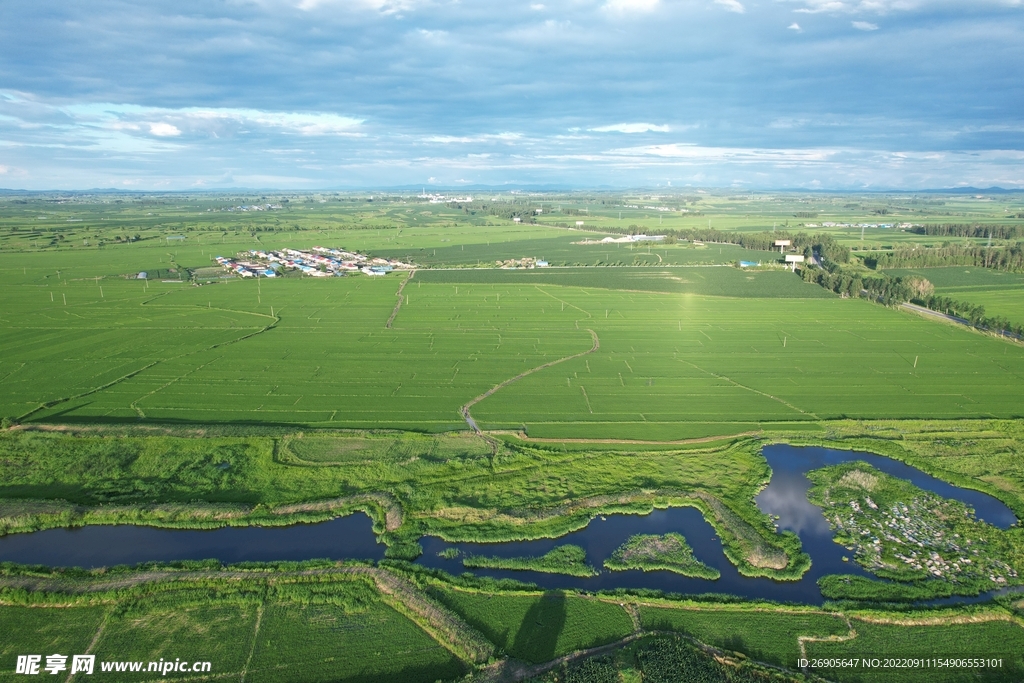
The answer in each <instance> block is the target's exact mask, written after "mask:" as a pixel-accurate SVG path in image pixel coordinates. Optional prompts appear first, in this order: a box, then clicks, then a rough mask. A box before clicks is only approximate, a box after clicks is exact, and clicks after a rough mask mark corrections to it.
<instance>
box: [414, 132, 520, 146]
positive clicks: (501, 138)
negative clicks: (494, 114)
mask: <svg viewBox="0 0 1024 683" xmlns="http://www.w3.org/2000/svg"><path fill="white" fill-rule="evenodd" d="M522 137H523V136H522V134H521V133H497V134H490V133H485V134H483V135H430V136H427V137H425V138H423V142H433V143H436V144H441V145H450V144H470V143H475V142H511V141H513V140H519V139H522Z"/></svg>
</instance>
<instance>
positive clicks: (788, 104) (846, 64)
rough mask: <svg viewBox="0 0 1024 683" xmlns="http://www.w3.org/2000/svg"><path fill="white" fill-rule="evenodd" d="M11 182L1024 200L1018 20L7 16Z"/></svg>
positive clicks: (909, 7) (384, 10)
mask: <svg viewBox="0 0 1024 683" xmlns="http://www.w3.org/2000/svg"><path fill="white" fill-rule="evenodd" d="M0 46H2V47H0V187H2V188H21V189H32V190H48V189H64V190H73V189H89V188H120V189H125V190H158V191H159V190H201V189H207V190H216V189H221V188H236V187H246V188H260V189H282V190H291V189H344V188H384V187H397V186H424V187H427V188H431V187H433V188H449V189H450V188H459V187H464V186H477V185H493V186H505V187H515V186H551V187H565V188H601V187H620V188H628V187H632V188H638V187H669V186H671V187H680V188H685V187H735V188H744V189H751V190H754V189H780V188H806V189H822V190H828V189H834V190H885V189H923V188H946V187H957V186H973V187H991V186H1001V187H1005V188H1022V187H1024V0H957V1H953V0H527V1H525V2H521V1H519V0H503V1H501V2H497V1H491V2H484V1H481V0H202V1H193V0H174V1H173V2H172V1H169V0H149V1H147V2H141V3H140V2H129V1H128V0H76V1H75V2H67V0H59V1H58V0H5V2H4V10H3V20H2V21H0Z"/></svg>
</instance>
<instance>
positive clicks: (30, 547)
mask: <svg viewBox="0 0 1024 683" xmlns="http://www.w3.org/2000/svg"><path fill="white" fill-rule="evenodd" d="M764 456H765V458H767V460H768V464H769V465H770V466H771V468H772V479H771V482H770V483H769V485H768V486H767V487H766V488H765V489H764V491H762V492H761V493H760V494H759V495H758V496H757V498H756V500H755V502H756V504H757V505H758V507H759V508H760V509H761V510H762V511H764V512H766V513H768V514H771V515H777V516H778V526H779V528H780V529H782V530H789V531H792V532H794V533H796V534H797V535H799V536H800V540H801V542H802V544H803V548H804V551H805V552H807V553H808V554H809V555H810V556H811V561H812V564H811V569H810V570H809V571H808V572H807V573H806V574H805V575H804V576H803V578H802V579H801V580H800V581H786V582H776V581H772V580H770V579H763V578H761V579H753V578H748V577H744V576H742V575H740V573H739V572H738V571H737V570H736V567H735V566H734V565H733V564H732V563H731V562H729V560H728V559H727V558H726V557H725V554H724V553H723V551H722V544H721V541H720V540H719V539H718V537H717V535H716V534H715V530H714V529H713V528H712V526H711V525H710V524H708V522H707V521H705V520H704V518H703V517H702V516H701V514H700V512H698V511H697V510H696V509H694V508H671V509H668V510H655V511H654V512H652V513H651V514H649V515H643V516H641V515H608V516H607V517H599V518H596V519H594V520H591V522H590V524H588V525H587V526H586V527H585V528H583V529H580V530H579V531H575V532H573V533H571V534H567V535H566V536H563V537H561V538H558V539H542V540H537V541H521V542H512V543H447V542H445V541H443V540H441V539H439V538H436V537H432V536H427V537H424V538H422V539H421V543H422V545H423V550H424V553H423V556H422V557H420V559H419V560H417V562H418V564H421V565H423V566H426V567H433V568H436V569H443V570H445V571H447V572H449V573H452V574H461V573H462V572H463V571H464V568H463V566H462V562H461V557H457V558H454V559H445V558H443V557H440V556H439V555H438V553H440V552H441V551H444V550H448V549H451V548H455V549H457V550H458V551H459V552H460V553H461V554H462V555H466V554H478V555H498V556H502V557H515V556H523V555H533V556H537V555H543V554H544V553H546V552H548V551H549V550H551V549H552V548H554V547H556V546H560V545H564V544H567V543H572V544H575V545H579V546H582V547H583V548H584V549H585V550H586V551H587V560H588V562H590V563H591V564H592V565H593V566H594V567H595V568H596V569H598V570H601V573H600V574H599V575H598V576H595V577H591V578H585V579H582V578H575V577H571V576H561V575H557V574H543V573H539V572H532V571H504V570H489V569H483V570H475V573H477V574H481V575H485V576H491V577H495V578H512V579H518V580H521V581H529V582H532V583H536V584H538V585H539V586H541V587H542V588H545V589H549V590H558V589H566V588H575V589H581V590H588V591H596V590H602V589H612V588H654V589H659V590H663V591H669V592H676V593H709V592H714V593H731V594H733V595H738V596H742V597H748V598H766V599H771V600H783V601H793V602H803V603H820V602H821V601H822V597H821V593H820V592H819V591H818V585H817V580H818V578H819V577H821V576H824V575H826V574H837V573H843V574H859V575H863V576H868V574H867V573H866V572H865V571H864V570H863V569H861V568H860V566H859V565H857V564H856V563H854V562H853V561H852V560H853V557H852V552H851V551H848V550H846V549H845V548H843V547H842V546H840V545H837V544H836V543H835V542H833V540H832V533H831V531H830V529H829V527H828V523H827V522H826V521H825V518H824V516H823V515H822V513H821V510H820V509H819V508H817V507H815V506H814V505H811V503H809V502H808V501H807V490H808V488H809V487H810V481H808V479H807V477H806V476H804V475H805V473H806V472H808V471H811V470H814V469H818V468H820V467H824V466H826V465H834V464H839V463H843V462H850V461H853V460H864V461H867V462H868V463H870V464H871V465H873V466H874V467H876V468H878V469H880V470H882V471H884V472H887V473H889V474H892V475H894V476H897V477H901V478H903V479H908V480H910V481H911V482H913V483H914V484H915V485H917V486H919V487H921V488H923V489H926V490H929V491H933V492H934V493H937V494H938V495H940V496H943V497H945V498H955V499H957V500H960V501H963V502H964V503H967V504H968V505H970V506H971V507H973V508H974V509H975V510H976V511H977V515H978V517H979V518H980V519H983V520H985V521H987V522H989V523H991V524H994V525H995V526H998V527H1000V528H1004V529H1005V528H1006V527H1008V526H1010V525H1011V524H1013V523H1014V522H1015V521H1016V519H1015V517H1014V516H1013V513H1012V512H1011V511H1010V509H1009V508H1007V507H1006V505H1004V504H1003V503H1001V502H1000V501H998V500H996V499H995V498H993V497H991V496H989V495H987V494H984V493H980V492H977V491H970V490H966V489H961V488H958V487H956V486H953V485H951V484H947V483H945V482H943V481H939V480H937V479H935V478H933V477H930V476H928V475H926V474H924V473H923V472H920V471H919V470H916V469H914V468H912V467H909V466H908V465H904V464H903V463H899V462H896V461H893V460H889V459H888V458H884V457H881V456H877V455H871V454H867V453H855V452H850V451H837V450H831V449H826V448H795V447H793V446H785V445H777V446H768V447H766V448H765V449H764ZM671 531H674V532H678V533H681V534H682V535H683V536H685V537H686V540H687V541H688V542H689V544H690V545H691V546H692V547H693V551H694V555H695V556H696V557H697V559H698V560H700V561H701V562H704V563H705V564H707V565H709V566H711V567H714V568H716V569H718V570H719V571H720V572H721V573H722V576H721V578H719V579H718V580H716V581H711V580H707V579H693V578H688V577H685V576H680V575H678V574H673V573H671V572H667V571H655V572H642V571H639V570H630V571H623V572H610V571H605V570H603V566H602V565H603V562H604V561H605V560H606V559H607V558H608V557H610V556H611V554H612V553H613V552H614V551H615V549H616V548H618V547H619V546H620V545H621V544H622V543H624V542H625V541H626V539H628V538H629V537H630V536H632V535H634V534H665V533H668V532H671ZM383 557H384V547H383V546H382V545H380V544H378V543H376V539H375V538H374V535H373V531H372V529H371V521H370V519H369V517H367V516H366V515H365V514H362V513H359V514H353V515H350V516H348V517H343V518H340V519H336V520H333V521H330V522H322V523H320V524H298V525H295V526H291V527H279V528H261V527H248V528H225V529H217V530H213V531H186V530H172V529H156V528H152V527H138V526H127V525H122V526H91V527H85V528H82V529H51V530H47V531H37V532H34V533H29V534H13V535H10V536H6V537H0V561H10V562H20V563H24V564H46V565H51V566H81V567H99V566H112V565H116V564H136V563H140V562H150V561H164V562H166V561H171V560H187V559H196V560H197V559H207V558H214V559H218V560H220V561H222V562H225V563H230V562H241V561H247V560H248V561H275V560H305V559H311V558H330V559H346V558H349V559H375V560H379V559H382V558H383ZM844 557H845V558H846V559H845V560H844ZM954 600H957V601H959V602H964V601H970V600H964V599H954Z"/></svg>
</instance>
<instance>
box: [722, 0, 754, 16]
mask: <svg viewBox="0 0 1024 683" xmlns="http://www.w3.org/2000/svg"><path fill="white" fill-rule="evenodd" d="M715 4H716V5H721V6H722V7H724V8H725V9H727V10H729V11H730V12H735V13H736V14H743V13H744V12H746V11H747V8H746V7H744V6H743V5H742V4H741V3H740V1H739V0H715Z"/></svg>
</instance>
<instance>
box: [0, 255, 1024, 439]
mask: <svg viewBox="0 0 1024 683" xmlns="http://www.w3.org/2000/svg"><path fill="white" fill-rule="evenodd" d="M588 270H589V269H588ZM492 272H493V271H492ZM499 272H500V271H499ZM552 272H555V271H552ZM680 272H681V273H682V275H681V276H679V277H683V278H684V279H685V278H691V279H694V280H696V279H699V278H705V277H706V278H711V279H712V281H720V282H726V281H728V280H729V278H732V279H733V281H734V282H735V284H732V285H729V286H731V287H733V291H734V293H738V292H739V291H741V290H743V289H744V285H743V283H744V282H748V281H747V279H746V278H749V282H748V284H747V285H746V291H747V292H748V296H747V297H739V296H706V295H702V294H685V293H684V294H683V295H682V296H681V297H679V296H672V295H670V294H668V293H649V292H640V291H622V290H621V289H606V288H593V287H570V286H562V285H547V284H541V283H532V284H525V283H523V284H519V283H515V284H513V283H508V284H483V283H479V284H461V285H460V284H442V283H440V282H431V277H433V276H435V275H438V276H442V277H450V276H451V275H453V274H456V273H453V272H452V271H448V272H438V273H436V274H435V273H429V272H424V273H422V274H417V276H415V277H414V278H413V279H412V280H411V281H410V283H409V284H408V285H407V286H406V288H405V290H404V297H405V298H404V299H403V303H402V306H401V309H400V310H399V312H398V315H397V316H396V318H395V322H394V326H393V327H392V328H391V329H386V328H385V326H384V323H385V322H386V321H387V318H388V316H389V315H390V314H391V312H392V309H393V308H394V306H395V303H396V298H395V290H396V288H397V285H398V279H397V278H390V279H382V280H376V281H371V280H367V279H360V278H349V279H343V280H332V281H321V282H307V281H300V280H288V279H285V280H281V281H276V282H275V281H271V282H268V283H266V284H260V285H259V286H258V287H257V286H256V284H257V283H253V282H231V283H227V284H218V285H207V286H204V287H189V286H186V285H177V284H163V283H159V284H153V285H150V286H148V289H147V286H146V285H144V284H143V283H138V282H133V281H125V280H119V281H101V282H102V283H103V284H97V283H96V282H95V281H88V280H84V281H79V282H77V283H75V284H74V286H72V285H71V284H69V285H68V286H67V287H65V286H63V285H61V286H60V287H56V286H55V287H52V288H49V287H44V286H28V285H24V286H19V287H15V288H13V289H12V290H11V291H13V292H14V293H15V296H12V297H10V298H11V305H10V306H9V307H8V309H7V311H6V313H5V316H8V317H7V318H5V319H6V320H9V321H10V322H8V323H7V324H5V325H4V327H3V329H2V330H0V348H2V349H3V351H4V353H3V360H2V361H0V371H2V372H3V373H4V374H3V378H2V381H3V384H4V386H5V389H6V390H5V392H4V394H3V399H2V401H3V404H2V406H0V410H2V411H3V412H6V413H7V414H8V415H9V416H12V417H21V418H22V419H23V420H26V419H27V420H35V421H48V422H99V423H103V422H111V421H135V420H140V419H141V420H156V421H163V422H178V423H190V422H192V423H195V422H200V423H201V422H210V423H236V424H237V423H248V424H295V425H320V426H331V427H364V428H365V427H391V428H403V427H404V428H412V429H420V430H425V431H441V430H446V429H452V428H464V423H463V422H462V421H461V419H460V417H461V416H460V415H459V407H460V406H461V405H463V404H464V403H466V402H467V401H469V400H470V399H472V398H473V397H475V396H478V395H480V394H482V393H483V392H485V391H487V390H488V389H490V388H491V387H493V386H495V385H497V384H499V383H501V382H503V381H504V380H506V379H509V378H512V377H514V376H516V375H518V374H519V373H522V372H525V371H527V370H531V369H533V368H536V367H538V366H541V365H544V364H546V363H550V362H552V361H556V360H558V359H561V358H565V357H567V356H570V355H573V354H580V353H582V352H584V351H587V350H588V349H589V348H590V346H591V345H592V338H591V335H590V333H589V332H588V330H593V331H594V333H595V334H596V335H597V337H598V339H599V342H600V349H598V350H596V351H595V352H594V353H592V354H589V355H586V356H582V357H579V358H576V359H574V360H569V361H566V362H565V363H562V364H559V365H557V366H553V367H551V368H548V369H544V370H542V371H539V372H536V373H534V374H532V375H530V376H528V377H525V378H523V379H522V380H521V381H519V382H516V383H514V384H511V385H509V386H507V387H505V388H503V389H502V390H500V391H499V392H497V393H495V394H494V395H493V396H491V397H489V398H487V399H485V400H483V401H482V402H481V403H479V404H478V405H476V406H474V408H473V414H474V416H475V417H476V418H477V419H478V420H480V421H481V424H484V425H487V426H488V427H491V428H496V427H498V428H505V427H519V426H520V425H524V424H525V425H526V426H527V427H528V429H529V430H530V433H531V434H532V435H534V436H548V435H552V436H559V437H565V436H590V435H592V434H594V433H593V432H591V431H590V429H589V427H587V426H585V425H586V423H595V424H596V425H600V426H598V427H597V428H598V430H599V431H598V434H600V435H601V436H604V437H614V436H617V437H632V438H635V437H637V436H638V435H641V436H642V435H648V436H649V435H650V433H651V432H649V431H648V430H651V429H654V430H659V431H660V432H661V433H663V434H665V436H660V435H659V436H658V437H657V438H680V437H681V436H690V435H694V436H704V435H709V434H716V433H730V432H732V433H736V432H740V431H745V430H746V429H747V428H749V425H751V424H753V423H757V422H761V421H772V420H819V419H828V418H836V417H840V416H850V417H864V418H869V417H893V418H918V417H943V418H953V417H988V416H998V417H1013V416H1015V415H1017V414H1018V413H1019V412H1020V411H1019V410H1018V409H1017V407H1016V406H1017V405H1018V402H1017V401H1016V400H1015V398H1016V397H1017V396H1018V394H1019V388H1018V387H1019V385H1017V384H1015V383H1010V382H1008V381H1007V378H1008V377H1012V376H1013V375H1014V373H1022V372H1024V352H1022V350H1021V349H1020V348H1019V347H1016V346H1012V345H1007V344H1005V343H1003V342H999V341H998V340H994V339H987V338H984V337H980V336H979V335H977V334H973V333H971V332H969V331H967V330H960V329H955V328H950V327H948V326H944V325H937V324H935V323H934V322H933V321H929V320H921V319H919V318H918V317H917V316H914V315H911V314H907V313H900V312H895V311H891V310H886V309H885V308H882V307H879V306H876V305H873V304H870V303H868V302H865V301H848V300H839V299H836V298H824V299H823V298H820V296H821V293H822V292H823V290H822V289H821V288H819V287H815V286H814V285H809V284H805V283H802V282H800V281H799V279H798V278H794V277H793V276H792V275H787V274H785V273H781V272H780V273H772V272H768V273H757V274H744V273H741V272H740V271H736V270H733V269H726V268H712V269H706V272H701V271H700V269H687V270H684V271H680ZM725 273H729V274H730V275H729V278H725V279H724V280H723V276H724V274H725ZM515 275H519V274H518V273H509V274H508V275H505V274H504V273H502V276H503V277H509V276H515ZM523 275H526V276H528V278H527V280H526V281H527V282H529V280H530V279H531V278H530V276H532V275H533V274H532V273H524V274H523ZM543 275H544V276H547V275H548V273H543ZM585 275H587V276H588V277H591V278H592V277H594V274H593V273H590V272H587V273H585ZM622 276H623V278H625V279H626V280H628V278H629V274H628V273H622ZM421 278H422V279H421ZM737 278H739V279H737ZM779 278H783V279H779ZM651 279H654V278H651ZM761 279H765V283H766V285H767V286H763V285H762V284H761V282H760V280H761ZM622 281H623V280H620V282H622ZM776 282H777V283H778V284H780V285H784V287H783V288H782V289H781V290H780V291H779V293H778V295H776V294H775V291H776V290H775V289H773V285H772V283H776ZM612 284H613V285H617V283H615V282H614V281H613V283H612ZM618 286H622V285H618ZM715 287H721V285H717V284H716V285H715ZM737 288H738V289H737ZM787 288H788V289H787ZM48 289H54V290H57V294H58V296H55V300H54V301H53V302H50V301H49V294H50V293H51V292H49V291H47V290H48ZM101 290H102V292H101ZM797 290H801V291H804V292H806V293H807V295H808V298H787V296H788V297H792V296H793V294H797V295H799V294H798V293H797ZM698 291H699V288H698ZM719 291H720V290H719ZM787 291H789V292H792V293H790V294H787V293H785V292H787ZM754 295H771V298H767V297H766V298H759V297H756V296H754ZM65 297H67V300H68V304H67V305H66V306H65V305H64V303H63V302H64V298H65ZM840 356H841V357H843V358H844V363H843V366H842V367H841V368H837V367H836V365H835V363H834V362H833V361H834V359H835V358H837V357H840ZM915 358H917V359H918V360H917V365H916V367H915ZM964 359H972V360H973V359H978V362H974V363H971V364H970V365H965V364H964V362H963V361H964ZM837 373H838V374H837ZM826 381H828V382H832V383H837V384H838V386H841V387H842V389H841V390H840V391H832V390H831V389H830V388H827V387H825V386H824V383H825V382H826ZM911 397H912V398H913V400H908V398H911ZM47 405H49V406H50V407H45V406H47ZM722 423H727V424H728V423H738V424H734V425H733V426H731V427H725V426H723V425H722ZM571 424H578V425H579V426H578V427H577V428H576V429H575V432H574V433H573V430H572V429H571V428H570V427H569V425H571ZM695 424H697V425H701V426H699V427H697V428H695V427H694V425H695ZM548 430H550V431H548Z"/></svg>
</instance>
